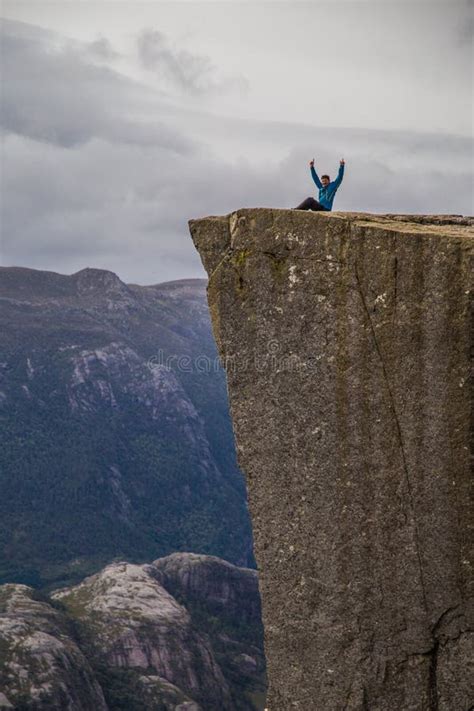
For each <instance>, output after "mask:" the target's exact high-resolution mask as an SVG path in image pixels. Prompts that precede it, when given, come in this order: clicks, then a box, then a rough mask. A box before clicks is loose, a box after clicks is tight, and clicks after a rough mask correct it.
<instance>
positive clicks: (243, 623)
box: [0, 553, 266, 711]
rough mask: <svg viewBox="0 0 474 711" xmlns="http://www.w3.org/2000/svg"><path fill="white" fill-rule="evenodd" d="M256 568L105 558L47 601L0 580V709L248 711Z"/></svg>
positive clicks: (259, 688)
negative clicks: (87, 574) (94, 570)
mask: <svg viewBox="0 0 474 711" xmlns="http://www.w3.org/2000/svg"><path fill="white" fill-rule="evenodd" d="M265 687H266V679H265V659H264V655H263V631H262V625H261V621H260V598H259V594H258V580H257V572H256V571H255V570H251V569H248V568H239V567H236V566H234V565H231V564H230V563H227V562H225V561H223V560H220V559H219V558H216V557H214V556H204V555H196V554H190V553H175V554H172V555H170V556H167V557H165V558H161V559H158V560H156V561H154V563H151V564H144V565H136V564H131V563H126V562H116V563H111V564H109V565H108V566H106V567H105V568H104V569H103V570H101V571H100V572H98V573H96V574H95V575H93V576H91V577H89V578H86V579H85V580H83V581H82V582H81V583H80V584H79V585H76V586H72V587H69V588H65V589H62V590H58V591H55V592H53V593H52V594H51V596H50V597H48V596H46V595H41V594H38V592H37V591H35V590H33V589H32V588H31V587H28V586H26V585H19V584H11V583H9V584H5V585H1V586H0V708H2V709H16V710H17V711H41V710H43V709H44V711H65V709H71V711H72V710H73V709H74V711H91V710H92V709H93V710H94V711H108V710H110V711H259V710H261V709H263V708H264V702H265Z"/></svg>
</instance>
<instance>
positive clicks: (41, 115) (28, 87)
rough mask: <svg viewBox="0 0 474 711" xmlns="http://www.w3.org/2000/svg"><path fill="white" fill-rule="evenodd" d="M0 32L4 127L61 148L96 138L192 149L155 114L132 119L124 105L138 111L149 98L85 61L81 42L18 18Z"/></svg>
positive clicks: (133, 85)
mask: <svg viewBox="0 0 474 711" xmlns="http://www.w3.org/2000/svg"><path fill="white" fill-rule="evenodd" d="M2 35H3V36H2V65H3V75H4V78H3V86H2V113H1V125H2V127H3V128H4V129H5V130H7V131H11V132H12V133H18V134H20V135H24V136H28V137H31V138H34V139H36V140H39V141H45V142H48V143H53V144H57V145H59V146H63V147H65V148H73V147H76V146H80V145H82V144H84V143H85V142H87V141H89V140H91V139H93V138H95V137H97V138H103V139H106V140H110V141H113V142H125V143H134V144H137V145H141V146H148V145H161V146H163V147H165V148H166V149H167V150H169V151H175V152H177V153H189V152H192V150H193V144H192V142H191V141H189V139H187V138H186V137H185V135H184V134H180V133H178V132H177V131H176V130H174V129H173V128H172V127H170V126H169V125H165V124H164V123H163V122H162V121H160V120H159V119H158V120H156V119H154V120H153V121H151V120H150V118H149V117H147V119H146V120H145V119H144V120H141V121H140V120H136V119H133V120H132V119H131V118H130V117H129V115H128V112H129V110H130V108H129V107H130V106H133V108H134V110H135V112H137V111H139V109H140V107H144V106H147V104H148V103H149V99H148V95H147V92H146V91H145V89H144V88H143V87H141V86H140V85H139V84H137V83H135V82H132V81H131V80H128V79H126V78H125V77H123V76H121V75H120V74H119V73H117V72H115V71H113V70H111V69H109V68H108V67H106V66H98V65H96V64H94V63H93V62H89V61H88V60H87V53H86V52H84V51H83V49H82V48H77V46H76V45H75V44H72V43H69V44H68V43H67V42H66V41H65V40H63V41H62V43H61V44H59V45H58V43H57V40H56V42H53V41H52V40H51V35H50V33H43V32H42V31H41V30H39V31H38V32H37V33H36V34H35V32H34V28H32V27H30V28H28V32H26V31H25V28H24V26H23V23H17V22H9V21H5V22H4V23H3V27H2ZM156 108H157V109H158V108H159V107H156ZM147 110H148V113H149V109H147ZM143 111H145V109H143Z"/></svg>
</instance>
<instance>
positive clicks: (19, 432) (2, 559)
mask: <svg viewBox="0 0 474 711" xmlns="http://www.w3.org/2000/svg"><path fill="white" fill-rule="evenodd" d="M205 287H206V282H205V281H204V280H199V279H195V280H184V281H178V282H170V283H166V284H159V285H155V286H137V285H134V284H124V283H123V282H122V281H121V280H120V279H119V278H118V277H117V276H116V275H115V274H113V273H112V272H108V271H103V270H99V269H83V270H81V271H79V272H77V273H76V274H73V275H71V276H65V275H61V274H56V273H53V272H45V271H37V270H33V269H23V268H13V267H12V268H0V333H1V338H0V432H1V435H0V439H1V442H0V444H1V446H0V583H2V582H8V583H12V582H18V583H25V584H28V585H32V586H33V587H38V586H40V587H41V586H44V587H49V588H51V587H58V586H59V585H67V584H71V583H74V582H77V581H79V580H82V579H83V578H84V576H85V575H89V574H91V573H93V572H95V571H97V570H99V569H100V568H101V567H102V566H103V565H105V564H106V563H108V562H110V561H112V560H114V559H115V560H116V559H118V558H120V559H127V560H129V561H131V562H143V561H146V560H152V559H154V558H157V557H161V556H165V555H167V554H169V553H171V552H174V551H184V550H186V551H191V552H195V553H205V554H212V555H216V556H219V557H221V558H224V559H226V560H228V561H230V562H232V563H235V564H237V565H243V566H251V567H252V566H253V565H254V560H253V554H252V537H251V527H250V523H249V516H248V511H247V505H246V491H245V485H244V482H243V479H242V476H241V474H240V472H239V470H238V468H237V464H236V458H235V451H234V443H233V433H232V426H231V422H230V419H229V415H228V403H227V393H226V386H225V379H224V374H223V371H222V370H221V369H220V368H219V367H216V362H217V361H216V358H217V354H216V350H215V345H214V340H213V337H212V334H211V328H210V323H209V316H208V308H207V302H206V294H205ZM166 359H170V360H169V361H168V364H166V362H167V361H166Z"/></svg>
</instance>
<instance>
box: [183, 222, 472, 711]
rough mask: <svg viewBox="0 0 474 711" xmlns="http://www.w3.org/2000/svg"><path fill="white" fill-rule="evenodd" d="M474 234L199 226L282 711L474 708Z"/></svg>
mask: <svg viewBox="0 0 474 711" xmlns="http://www.w3.org/2000/svg"><path fill="white" fill-rule="evenodd" d="M472 222H473V221H472V220H471V219H470V218H464V217H461V216H449V215H442V216H421V215H418V216H410V215H370V214H362V213H311V212H302V211H291V210H270V209H242V210H238V211H237V212H234V213H232V214H230V215H227V216H222V217H208V218H203V219H199V220H191V221H190V231H191V235H192V237H193V240H194V243H195V245H196V248H197V249H198V251H199V253H200V255H201V257H202V260H203V263H204V266H205V268H206V270H207V272H208V274H209V285H208V301H209V306H210V310H211V317H212V322H213V328H214V334H215V337H216V340H217V344H218V347H219V350H220V354H221V357H222V359H223V361H224V363H225V366H226V370H227V382H228V390H229V396H230V403H231V413H232V418H233V424H234V431H235V435H236V441H237V450H238V456H239V463H240V465H241V467H242V468H243V470H244V472H245V474H246V478H247V485H248V494H249V506H250V511H251V516H252V519H253V527H254V536H255V554H256V558H257V563H258V566H259V569H260V591H261V595H262V604H263V619H264V626H265V646H266V654H267V663H268V674H269V685H270V689H269V697H268V701H267V706H268V708H269V711H288V709H292V708H295V709H305V710H308V709H309V710H311V711H336V709H340V710H342V709H344V710H345V711H356V710H363V709H370V711H394V710H395V709H403V710H404V711H468V709H469V708H472V705H473V704H474V693H473V689H472V674H471V676H470V672H469V668H470V665H472V662H473V636H472V608H470V607H468V600H469V592H468V588H469V583H472V567H471V562H470V558H469V551H468V543H469V536H468V530H469V524H470V523H472V512H471V511H470V509H469V503H468V502H469V496H468V493H469V492H468V489H469V483H470V459H469V456H470V452H469V445H470V439H471V435H472V425H471V423H472V419H471V416H472V380H470V379H469V357H470V349H471V348H472V321H471V318H472V316H471V314H472V312H471V310H470V308H471V306H470V305H471V303H472V294H471V290H472V256H473V246H474V233H473V230H472ZM470 613H471V617H470V616H469V614H470Z"/></svg>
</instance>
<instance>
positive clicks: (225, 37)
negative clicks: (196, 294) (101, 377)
mask: <svg viewBox="0 0 474 711" xmlns="http://www.w3.org/2000/svg"><path fill="white" fill-rule="evenodd" d="M0 8H1V9H0V15H1V17H2V20H1V65H2V75H3V82H2V90H1V129H0V130H1V156H0V168H1V188H2V202H1V204H0V220H1V224H0V227H1V239H2V242H1V262H2V264H4V265H22V266H30V267H35V268H39V269H50V270H54V271H59V272H63V273H72V272H74V271H77V270H79V269H82V268H83V267H86V266H93V267H100V268H104V269H111V270H113V271H115V272H116V273H118V274H119V276H120V277H121V278H122V279H124V280H125V281H133V282H138V283H142V284H146V283H148V284H151V283H156V282H160V281H166V280H170V279H179V278H186V277H194V276H203V271H202V268H201V265H200V261H199V258H198V256H197V255H196V254H195V252H194V248H193V246H192V243H191V241H190V237H189V234H188V229H187V220H188V219H189V218H191V217H198V216H201V215H207V214H222V213H226V212H230V211H231V210H234V209H237V208H239V207H243V206H276V207H291V206H294V205H295V204H297V203H298V202H300V201H301V200H302V199H303V198H305V197H307V196H308V195H314V194H315V186H314V184H313V183H312V181H311V178H310V176H309V168H308V161H309V160H310V159H311V158H312V157H313V156H314V157H315V158H316V167H317V168H318V170H319V172H320V173H321V172H327V173H329V174H330V175H331V177H333V176H335V173H336V171H337V167H338V163H339V159H340V158H341V157H342V156H343V157H344V158H345V159H346V177H345V179H344V182H343V184H342V186H341V188H340V190H339V192H338V195H337V198H336V201H335V205H334V207H335V208H336V209H340V210H362V211H374V212H418V213H423V212H442V213H463V214H472V212H473V206H472V187H473V185H472V156H473V154H472V110H473V103H472V102H473V88H472V63H471V62H472V28H473V20H472V12H473V6H472V3H470V2H465V1H464V0H463V1H461V0H460V1H459V2H457V1H456V0H449V2H441V3H438V2H433V1H431V0H429V1H428V0H425V1H424V2H409V1H408V0H397V1H390V2H389V1H388V0H374V1H373V2H358V1H350V0H349V1H346V2H341V1H339V0H330V1H329V0H325V2H319V1H317V0H312V1H311V2H294V1H291V2H279V1H273V2H255V0H252V2H250V1H249V2H242V1H241V2H231V1H227V0H217V1H214V2H200V1H199V2H198V1H196V0H194V1H187V2H180V1H179V0H174V1H173V2H159V1H157V0H154V1H149V2H136V1H135V0H134V1H133V2H132V1H131V0H130V1H129V2H127V1H123V0H122V1H121V2H115V1H114V0H94V2H84V1H81V0H62V1H60V2H43V0H30V1H28V2H23V1H22V0H13V1H9V0H3V2H2V3H1V5H0Z"/></svg>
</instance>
